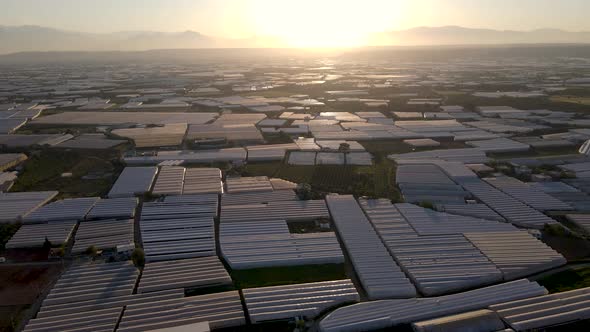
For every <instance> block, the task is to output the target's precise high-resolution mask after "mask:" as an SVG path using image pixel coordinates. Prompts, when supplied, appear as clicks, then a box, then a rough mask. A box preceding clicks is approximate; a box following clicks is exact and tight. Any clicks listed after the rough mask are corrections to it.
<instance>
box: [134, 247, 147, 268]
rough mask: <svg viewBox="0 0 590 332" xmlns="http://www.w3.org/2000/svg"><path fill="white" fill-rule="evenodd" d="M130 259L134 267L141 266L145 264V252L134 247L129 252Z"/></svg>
mask: <svg viewBox="0 0 590 332" xmlns="http://www.w3.org/2000/svg"><path fill="white" fill-rule="evenodd" d="M131 260H132V261H133V265H135V266H136V267H143V266H144V265H145V254H144V253H143V250H142V249H141V248H135V249H134V250H133V253H132V254H131Z"/></svg>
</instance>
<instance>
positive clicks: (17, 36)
mask: <svg viewBox="0 0 590 332" xmlns="http://www.w3.org/2000/svg"><path fill="white" fill-rule="evenodd" d="M277 42H278V41H277V40H275V39H272V38H271V39H269V38H258V37H253V38H249V39H243V40H242V39H238V40H234V39H220V38H213V37H209V36H205V35H202V34H200V33H198V32H194V31H185V32H152V31H126V32H116V33H109V34H95V33H85V32H71V31H63V30H57V29H52V28H45V27H39V26H19V27H7V26H0V54H7V53H15V52H30V51H41V52H47V51H143V50H155V49H194V48H221V47H230V48H232V47H263V46H268V44H270V43H273V44H274V43H277Z"/></svg>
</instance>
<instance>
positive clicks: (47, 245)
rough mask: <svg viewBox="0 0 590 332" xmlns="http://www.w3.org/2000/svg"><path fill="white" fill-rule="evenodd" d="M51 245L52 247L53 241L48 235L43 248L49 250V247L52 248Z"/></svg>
mask: <svg viewBox="0 0 590 332" xmlns="http://www.w3.org/2000/svg"><path fill="white" fill-rule="evenodd" d="M51 247H52V244H51V241H49V239H48V238H47V236H46V237H45V242H43V249H45V250H49V249H51Z"/></svg>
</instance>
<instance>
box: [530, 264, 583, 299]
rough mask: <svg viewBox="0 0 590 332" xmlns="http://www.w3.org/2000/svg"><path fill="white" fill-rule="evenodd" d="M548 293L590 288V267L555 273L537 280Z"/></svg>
mask: <svg viewBox="0 0 590 332" xmlns="http://www.w3.org/2000/svg"><path fill="white" fill-rule="evenodd" d="M538 282H539V284H541V285H542V286H545V288H547V290H548V291H549V292H550V293H559V292H566V291H569V290H573V289H578V288H584V287H590V267H586V268H582V269H576V270H568V271H563V272H559V273H556V274H554V275H551V276H549V277H546V278H543V279H541V280H538Z"/></svg>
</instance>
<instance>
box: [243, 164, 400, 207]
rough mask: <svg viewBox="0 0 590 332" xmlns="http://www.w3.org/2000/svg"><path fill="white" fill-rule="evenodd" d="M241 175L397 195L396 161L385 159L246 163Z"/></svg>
mask: <svg viewBox="0 0 590 332" xmlns="http://www.w3.org/2000/svg"><path fill="white" fill-rule="evenodd" d="M242 175H243V176H269V177H276V178H281V179H285V180H288V181H292V182H295V183H309V184H310V185H311V186H312V189H313V190H314V192H319V193H339V194H354V195H356V196H369V197H383V198H386V197H388V198H391V199H398V198H399V192H398V190H397V188H396V187H395V182H394V177H395V165H394V164H393V163H392V162H391V161H389V160H386V159H382V160H380V161H377V162H376V163H375V165H373V166H291V165H286V164H283V163H282V162H272V163H256V164H248V165H247V166H246V167H245V169H244V171H243V173H242Z"/></svg>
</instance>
